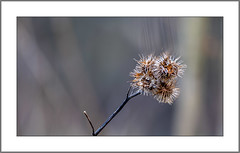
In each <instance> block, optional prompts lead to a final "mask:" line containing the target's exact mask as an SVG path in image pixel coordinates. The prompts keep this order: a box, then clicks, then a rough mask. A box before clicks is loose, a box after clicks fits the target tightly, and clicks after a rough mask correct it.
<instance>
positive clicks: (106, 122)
mask: <svg viewBox="0 0 240 153" xmlns="http://www.w3.org/2000/svg"><path fill="white" fill-rule="evenodd" d="M130 90H131V87H130V88H129V89H128V92H127V96H126V99H125V100H124V101H123V103H122V104H121V105H120V106H119V107H118V108H117V109H116V111H115V112H113V114H112V115H111V116H109V118H108V119H107V120H106V121H105V122H104V123H103V124H102V126H100V127H99V128H98V129H97V131H96V132H94V128H93V125H92V123H91V121H90V119H89V117H88V115H87V113H86V112H85V111H84V112H83V113H84V114H85V116H86V117H87V119H88V122H89V124H90V125H91V127H92V130H93V133H92V135H93V136H97V135H98V134H99V133H100V132H101V131H102V130H103V129H104V127H105V126H106V125H107V124H108V123H109V122H110V121H111V120H112V119H113V118H114V117H115V116H116V115H117V114H118V113H119V112H120V111H121V110H122V108H123V107H124V106H125V105H126V104H127V102H128V101H129V100H130V99H132V98H133V97H135V96H137V95H140V94H141V92H136V93H134V94H131V95H130V96H129V93H130Z"/></svg>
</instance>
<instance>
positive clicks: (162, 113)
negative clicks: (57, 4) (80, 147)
mask: <svg viewBox="0 0 240 153" xmlns="http://www.w3.org/2000/svg"><path fill="white" fill-rule="evenodd" d="M164 51H168V52H170V53H171V54H172V55H174V56H175V57H178V56H181V60H183V61H184V63H185V64H187V66H188V68H187V70H186V72H185V74H184V77H183V78H182V79H179V80H178V83H177V86H178V87H179V88H180V91H181V94H180V96H179V98H178V99H177V100H176V101H175V102H174V103H173V104H172V105H169V104H163V103H158V101H157V100H155V99H154V98H153V97H151V96H142V95H140V96H137V97H135V98H133V99H131V100H130V101H129V103H128V104H127V105H126V106H125V107H124V108H123V110H122V111H121V112H120V113H119V114H118V115H117V116H116V117H115V118H114V119H113V120H112V121H111V122H110V123H109V124H108V125H107V126H106V128H105V129H104V130H103V131H102V132H101V133H100V135H104V136H172V135H174V136H200V135H203V136H221V135H223V93H222V92H223V18H222V17H206V18H202V17H195V18H192V17H176V18H175V17H170V18H169V17H74V18H62V17H33V18H31V17H18V18H17V135H18V136H30V135H31V136H33V135H34V136H36V135H39V136H48V135H50V136H55V135H61V136H64V135H68V136H73V135H74V136H87V135H89V136H90V135H91V128H90V125H89V123H88V122H87V120H86V118H85V116H84V114H83V111H84V110H85V111H87V113H88V115H89V116H90V118H91V120H92V122H93V125H94V127H95V129H97V128H98V127H99V126H100V125H101V124H102V123H103V122H104V121H105V120H106V119H107V118H108V117H109V116H110V115H111V114H112V113H113V112H114V111H115V110H116V108H117V107H118V106H119V105H120V104H121V103H122V101H123V100H124V98H125V96H126V93H127V90H128V88H129V84H130V81H131V80H132V78H131V77H130V76H129V73H130V72H131V71H132V70H133V69H134V68H135V66H136V62H135V61H134V60H133V59H134V58H135V59H139V56H138V55H139V54H143V55H148V54H150V53H155V55H159V54H160V53H162V52H164Z"/></svg>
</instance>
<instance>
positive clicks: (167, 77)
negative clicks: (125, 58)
mask: <svg viewBox="0 0 240 153" xmlns="http://www.w3.org/2000/svg"><path fill="white" fill-rule="evenodd" d="M179 58H180V57H178V58H176V59H174V58H173V57H172V56H170V55H169V54H168V53H163V54H162V55H161V56H158V57H156V56H153V55H152V54H151V55H149V56H147V57H144V56H143V55H142V56H140V60H139V61H138V60H136V61H137V63H138V64H137V66H136V68H135V69H134V70H133V72H131V73H130V76H131V77H134V79H133V81H132V83H131V86H132V87H134V88H137V90H138V91H140V92H141V93H142V94H143V95H153V96H154V98H155V99H157V100H158V101H159V102H163V103H169V104H171V103H173V101H174V100H175V99H176V98H177V97H178V96H179V93H180V90H179V88H176V87H175V85H176V80H177V78H178V77H182V75H183V73H184V70H185V69H186V67H187V66H186V65H185V64H182V61H179V62H178V60H179Z"/></svg>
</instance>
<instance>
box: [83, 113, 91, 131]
mask: <svg viewBox="0 0 240 153" xmlns="http://www.w3.org/2000/svg"><path fill="white" fill-rule="evenodd" d="M83 113H84V115H85V116H86V118H87V120H88V122H89V124H90V126H91V128H92V135H94V127H93V125H92V122H91V120H90V118H89V117H88V114H87V112H86V111H83Z"/></svg>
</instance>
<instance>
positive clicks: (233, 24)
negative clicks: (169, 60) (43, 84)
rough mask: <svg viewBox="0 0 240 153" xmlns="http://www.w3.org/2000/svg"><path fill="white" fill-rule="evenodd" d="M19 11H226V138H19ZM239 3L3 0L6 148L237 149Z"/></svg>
mask: <svg viewBox="0 0 240 153" xmlns="http://www.w3.org/2000/svg"><path fill="white" fill-rule="evenodd" d="M17 16H223V17H224V128H223V129H224V136H223V137H17V136H16V17H17ZM237 96H238V2H2V151H194V150H196V151H237V150H238V97H237Z"/></svg>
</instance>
